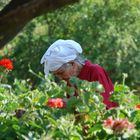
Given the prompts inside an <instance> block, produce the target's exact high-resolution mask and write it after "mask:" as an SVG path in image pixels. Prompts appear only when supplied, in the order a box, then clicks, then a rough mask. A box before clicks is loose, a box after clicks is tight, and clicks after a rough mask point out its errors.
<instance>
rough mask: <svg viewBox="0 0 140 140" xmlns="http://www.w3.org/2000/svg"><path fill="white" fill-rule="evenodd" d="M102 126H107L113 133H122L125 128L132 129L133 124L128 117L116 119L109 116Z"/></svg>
mask: <svg viewBox="0 0 140 140" xmlns="http://www.w3.org/2000/svg"><path fill="white" fill-rule="evenodd" d="M103 126H104V127H106V128H109V129H111V130H112V131H113V133H119V134H121V133H123V132H124V131H125V130H126V129H133V128H134V127H135V125H134V124H133V123H131V122H129V121H128V119H116V120H113V119H112V117H109V118H108V119H107V120H105V121H104V123H103Z"/></svg>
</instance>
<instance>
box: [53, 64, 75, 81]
mask: <svg viewBox="0 0 140 140" xmlns="http://www.w3.org/2000/svg"><path fill="white" fill-rule="evenodd" d="M76 71H77V67H76V63H75V62H68V63H66V64H64V65H62V66H61V67H60V68H59V69H58V70H56V71H53V74H55V75H56V76H57V77H58V78H60V79H63V80H68V79H70V78H71V77H72V76H76Z"/></svg>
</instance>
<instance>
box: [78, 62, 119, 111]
mask: <svg viewBox="0 0 140 140" xmlns="http://www.w3.org/2000/svg"><path fill="white" fill-rule="evenodd" d="M78 78H79V79H81V80H86V81H89V82H93V81H98V82H99V83H100V84H102V85H103V87H104V90H105V92H103V93H101V95H102V96H103V102H104V104H106V106H107V108H111V107H116V106H117V103H115V102H111V101H109V97H110V95H111V94H110V93H111V92H112V91H113V90H114V86H113V84H112V82H111V80H110V78H109V76H108V74H107V72H106V71H105V70H104V68H102V67H101V66H99V65H98V64H92V63H91V62H90V61H89V60H86V61H85V64H84V66H83V68H82V70H81V72H80V74H79V76H78Z"/></svg>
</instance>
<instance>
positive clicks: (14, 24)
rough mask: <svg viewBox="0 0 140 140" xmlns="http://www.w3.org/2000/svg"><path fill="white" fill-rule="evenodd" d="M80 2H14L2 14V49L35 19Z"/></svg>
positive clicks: (46, 0) (17, 0) (37, 0)
mask: <svg viewBox="0 0 140 140" xmlns="http://www.w3.org/2000/svg"><path fill="white" fill-rule="evenodd" d="M78 1H79V0H12V1H11V2H10V3H9V4H8V5H7V6H5V8H4V9H3V10H2V11H1V12H0V48H3V47H4V45H5V44H6V43H8V42H9V41H10V40H12V39H13V38H14V37H15V36H16V35H17V34H18V33H19V31H21V30H22V29H23V27H24V26H25V25H26V24H27V23H28V22H29V21H30V20H32V19H33V18H35V17H37V16H40V15H42V14H44V13H47V12H49V11H52V10H55V9H58V8H61V7H63V6H65V5H67V4H72V3H74V2H78Z"/></svg>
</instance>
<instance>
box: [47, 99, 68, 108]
mask: <svg viewBox="0 0 140 140" xmlns="http://www.w3.org/2000/svg"><path fill="white" fill-rule="evenodd" d="M47 106H48V107H55V108H63V107H64V106H65V102H64V101H63V99H61V98H55V99H49V100H48V102H47Z"/></svg>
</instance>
